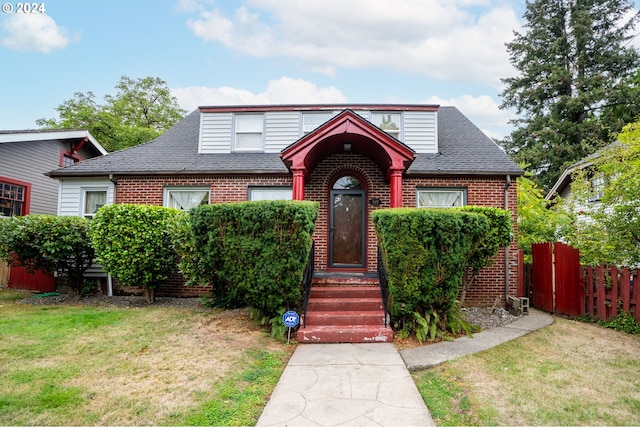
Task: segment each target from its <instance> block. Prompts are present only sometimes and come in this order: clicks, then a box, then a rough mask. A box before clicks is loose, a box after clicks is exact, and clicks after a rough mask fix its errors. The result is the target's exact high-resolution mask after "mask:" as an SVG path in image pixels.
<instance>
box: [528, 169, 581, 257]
mask: <svg viewBox="0 0 640 427" xmlns="http://www.w3.org/2000/svg"><path fill="white" fill-rule="evenodd" d="M517 184H518V190H517V191H518V249H520V250H522V251H523V252H524V258H525V262H528V263H531V245H532V244H534V243H544V242H555V241H557V240H558V239H559V238H560V235H561V234H562V233H563V230H564V228H565V227H567V226H569V224H570V223H571V221H572V218H571V215H569V214H567V213H566V212H565V211H563V210H562V209H559V204H561V200H560V199H559V198H558V199H556V200H554V201H550V200H546V199H545V197H544V195H543V194H542V190H541V189H540V187H539V186H538V184H536V183H535V182H534V181H533V180H532V179H531V174H525V175H524V176H521V177H518V181H517ZM554 206H555V208H554Z"/></svg>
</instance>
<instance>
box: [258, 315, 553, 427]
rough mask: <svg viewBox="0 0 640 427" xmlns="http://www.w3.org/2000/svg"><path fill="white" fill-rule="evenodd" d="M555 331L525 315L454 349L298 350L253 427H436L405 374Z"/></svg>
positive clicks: (541, 318) (444, 345) (545, 320)
mask: <svg viewBox="0 0 640 427" xmlns="http://www.w3.org/2000/svg"><path fill="white" fill-rule="evenodd" d="M551 323H553V318H552V317H551V316H550V315H548V314H546V313H543V312H540V311H537V310H530V312H529V314H528V315H524V316H521V317H520V318H519V319H518V320H516V321H515V322H513V323H511V324H509V325H505V326H500V327H497V328H492V329H488V330H486V331H483V332H479V333H477V334H474V335H473V338H469V337H461V338H458V339H456V340H455V341H445V342H441V343H437V344H430V345H425V346H422V347H417V348H412V349H407V350H402V351H400V352H398V350H397V349H396V347H395V346H394V345H393V344H392V343H377V344H303V345H299V346H298V347H297V348H296V350H295V352H294V353H293V356H292V357H291V360H290V361H289V363H288V365H287V367H286V368H285V370H284V372H283V374H282V376H281V377H280V381H279V382H278V384H277V386H276V388H275V390H274V391H273V394H272V395H271V399H270V400H269V402H268V403H267V406H266V407H265V409H264V411H263V412H262V415H261V416H260V419H259V420H258V423H257V425H258V426H285V425H286V426H341V425H344V426H400V425H402V426H434V425H435V424H434V422H433V419H432V418H431V414H430V413H429V410H428V409H427V407H426V405H425V404H424V401H423V400H422V397H421V396H420V393H419V392H418V389H417V387H416V385H415V384H414V382H413V379H412V378H411V375H410V374H409V370H412V371H413V370H419V369H426V368H429V367H432V366H435V365H438V364H440V363H443V362H445V361H447V360H452V359H456V358H458V357H462V356H465V355H467V354H471V353H476V352H479V351H483V350H487V349H489V348H491V347H494V346H496V345H499V344H502V343H504V342H507V341H510V340H512V339H515V338H518V337H521V336H523V335H526V334H528V333H530V332H532V331H535V330H537V329H540V328H543V327H545V326H548V325H550V324H551Z"/></svg>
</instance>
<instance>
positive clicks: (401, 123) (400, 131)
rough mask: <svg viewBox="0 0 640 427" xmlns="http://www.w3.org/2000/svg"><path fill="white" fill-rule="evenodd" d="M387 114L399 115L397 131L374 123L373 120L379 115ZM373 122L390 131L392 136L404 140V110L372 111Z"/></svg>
mask: <svg viewBox="0 0 640 427" xmlns="http://www.w3.org/2000/svg"><path fill="white" fill-rule="evenodd" d="M386 115H391V116H398V123H397V124H398V130H397V131H395V130H394V131H393V132H389V130H387V129H382V128H381V127H380V126H379V124H377V123H374V122H373V121H374V120H375V119H376V118H377V116H386ZM371 123H373V124H374V125H375V126H376V127H378V128H379V129H380V130H382V131H384V132H386V133H388V134H389V135H390V136H392V137H394V138H396V139H397V140H399V141H402V135H403V131H404V129H403V128H404V115H403V114H402V111H371Z"/></svg>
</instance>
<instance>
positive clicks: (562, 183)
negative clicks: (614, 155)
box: [545, 141, 620, 200]
mask: <svg viewBox="0 0 640 427" xmlns="http://www.w3.org/2000/svg"><path fill="white" fill-rule="evenodd" d="M617 144H620V142H618V141H616V142H613V143H611V144H609V145H607V146H606V147H604V148H602V149H600V150H598V151H596V152H595V153H593V154H590V155H588V156H587V157H585V158H584V159H581V160H579V161H577V162H576V163H574V164H573V165H571V166H569V167H568V168H567V169H565V171H564V172H562V175H560V178H558V180H557V181H556V183H555V184H554V185H553V187H551V190H549V192H548V193H547V195H546V196H545V199H547V200H551V199H553V197H554V196H555V195H556V194H558V195H560V194H561V193H562V192H563V191H564V190H565V188H567V186H569V184H571V181H572V177H571V175H572V174H573V173H574V172H575V171H577V170H580V169H584V168H588V167H590V166H592V165H593V164H594V163H595V162H596V160H598V158H600V157H601V156H602V154H603V153H604V152H605V151H606V150H609V149H611V148H612V147H614V146H616V145H617Z"/></svg>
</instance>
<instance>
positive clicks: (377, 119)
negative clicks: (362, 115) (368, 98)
mask: <svg viewBox="0 0 640 427" xmlns="http://www.w3.org/2000/svg"><path fill="white" fill-rule="evenodd" d="M371 123H373V124H374V125H376V126H378V127H379V128H380V129H382V130H383V131H385V132H386V133H388V134H389V135H391V136H392V137H394V138H395V139H398V140H399V139H400V124H401V123H402V116H401V114H400V113H392V112H375V113H372V114H371Z"/></svg>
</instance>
